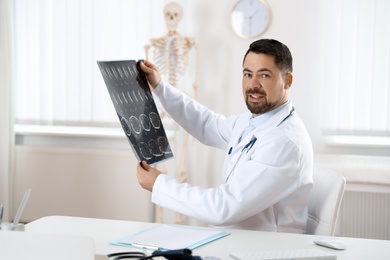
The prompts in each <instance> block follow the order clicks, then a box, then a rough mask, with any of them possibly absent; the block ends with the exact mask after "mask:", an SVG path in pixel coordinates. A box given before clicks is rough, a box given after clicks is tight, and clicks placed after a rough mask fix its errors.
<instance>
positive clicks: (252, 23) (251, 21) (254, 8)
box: [231, 0, 271, 38]
mask: <svg viewBox="0 0 390 260" xmlns="http://www.w3.org/2000/svg"><path fill="white" fill-rule="evenodd" d="M270 19H271V17H270V11H269V9H268V6H267V4H266V3H265V2H263V1H262V0H240V1H239V2H238V3H237V4H236V5H235V6H234V7H233V11H232V13H231V22H232V26H233V30H234V32H235V33H236V34H238V35H239V36H241V37H244V38H251V37H257V36H260V35H261V34H262V33H264V32H265V30H266V29H267V27H268V24H269V23H270Z"/></svg>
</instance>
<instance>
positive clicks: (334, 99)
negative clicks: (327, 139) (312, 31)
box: [318, 0, 390, 142]
mask: <svg viewBox="0 0 390 260" xmlns="http://www.w3.org/2000/svg"><path fill="white" fill-rule="evenodd" d="M389 14H390V1H387V0H360V1H357V0H342V1H340V0H331V1H322V6H321V8H320V14H319V15H320V16H321V17H320V21H321V23H320V26H319V35H320V37H321V43H322V44H321V46H320V48H319V50H320V53H319V62H318V64H319V65H320V66H322V69H321V71H322V72H323V75H322V77H321V78H320V79H319V81H318V82H319V84H321V89H322V95H321V97H319V99H320V100H321V101H322V104H321V108H322V109H323V118H324V120H323V125H322V132H323V134H324V135H327V136H336V135H344V136H349V137H352V136H354V137H356V136H362V137H368V136H371V137H390V15H389ZM366 141H367V140H366ZM352 142H353V141H352Z"/></svg>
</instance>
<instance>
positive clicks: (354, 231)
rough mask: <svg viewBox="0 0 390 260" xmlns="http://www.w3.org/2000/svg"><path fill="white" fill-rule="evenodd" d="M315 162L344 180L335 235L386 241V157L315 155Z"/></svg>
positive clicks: (389, 176) (389, 190)
mask: <svg viewBox="0 0 390 260" xmlns="http://www.w3.org/2000/svg"><path fill="white" fill-rule="evenodd" d="M315 158H316V160H315V163H316V164H317V165H319V166H322V167H327V168H331V169H333V170H335V171H337V172H338V173H340V174H342V175H343V176H344V177H345V178H346V181H347V185H346V190H345V193H344V197H343V201H342V204H341V207H340V213H339V218H338V223H337V231H336V235H337V236H343V237H358V238H369V239H385V240H389V239H390V158H389V157H378V156H362V155H316V156H315Z"/></svg>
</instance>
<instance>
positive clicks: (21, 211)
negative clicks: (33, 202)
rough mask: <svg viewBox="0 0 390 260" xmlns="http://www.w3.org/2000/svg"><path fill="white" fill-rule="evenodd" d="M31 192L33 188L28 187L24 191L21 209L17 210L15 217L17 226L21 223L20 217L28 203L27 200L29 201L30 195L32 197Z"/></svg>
mask: <svg viewBox="0 0 390 260" xmlns="http://www.w3.org/2000/svg"><path fill="white" fill-rule="evenodd" d="M30 194H31V189H28V190H27V191H26V192H25V193H24V197H23V200H22V203H20V206H19V209H18V211H17V212H16V216H15V219H14V226H16V225H17V224H19V221H20V218H21V217H22V214H23V211H24V208H25V207H26V204H27V201H28V199H29V197H30Z"/></svg>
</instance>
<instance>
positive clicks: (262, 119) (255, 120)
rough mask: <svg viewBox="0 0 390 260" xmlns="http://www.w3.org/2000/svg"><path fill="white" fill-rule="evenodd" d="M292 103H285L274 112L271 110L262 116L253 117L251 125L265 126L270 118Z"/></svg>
mask: <svg viewBox="0 0 390 260" xmlns="http://www.w3.org/2000/svg"><path fill="white" fill-rule="evenodd" d="M289 103H290V101H287V102H286V103H284V104H283V105H281V106H279V107H277V108H275V109H274V110H271V111H269V112H267V113H265V114H261V115H259V116H257V117H253V116H251V118H250V119H249V125H251V126H254V127H258V126H261V125H262V124H264V123H265V122H266V121H267V120H268V119H269V118H271V117H272V116H273V115H275V114H276V113H277V112H279V111H280V110H281V109H283V107H285V106H288V104H289Z"/></svg>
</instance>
